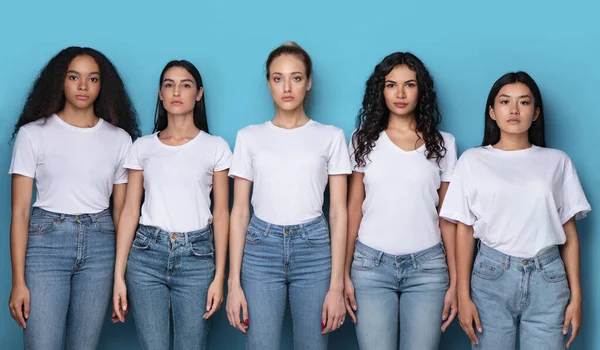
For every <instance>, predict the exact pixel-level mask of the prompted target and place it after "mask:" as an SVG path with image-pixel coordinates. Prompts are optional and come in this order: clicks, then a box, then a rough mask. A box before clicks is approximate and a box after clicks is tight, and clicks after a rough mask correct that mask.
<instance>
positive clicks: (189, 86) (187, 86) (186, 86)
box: [183, 84, 192, 89]
mask: <svg viewBox="0 0 600 350" xmlns="http://www.w3.org/2000/svg"><path fill="white" fill-rule="evenodd" d="M183 87H184V88H186V89H189V88H191V87H192V85H190V84H183Z"/></svg>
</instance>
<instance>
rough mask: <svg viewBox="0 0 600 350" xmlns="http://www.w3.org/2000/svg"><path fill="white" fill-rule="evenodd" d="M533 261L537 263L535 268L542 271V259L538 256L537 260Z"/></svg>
mask: <svg viewBox="0 0 600 350" xmlns="http://www.w3.org/2000/svg"><path fill="white" fill-rule="evenodd" d="M533 261H534V262H535V268H536V269H537V270H538V271H541V270H542V264H541V263H540V257H539V256H537V255H536V256H535V258H533Z"/></svg>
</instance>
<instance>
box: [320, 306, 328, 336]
mask: <svg viewBox="0 0 600 350" xmlns="http://www.w3.org/2000/svg"><path fill="white" fill-rule="evenodd" d="M325 327H327V306H326V305H325V304H324V305H323V311H322V312H321V335H323V334H325V333H327V331H326V328H325Z"/></svg>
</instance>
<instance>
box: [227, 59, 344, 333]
mask: <svg viewBox="0 0 600 350" xmlns="http://www.w3.org/2000/svg"><path fill="white" fill-rule="evenodd" d="M269 68H270V69H269V71H270V74H269V80H268V86H269V90H270V91H271V96H272V97H273V101H274V102H275V110H276V112H275V117H274V118H273V120H272V123H273V124H274V125H275V126H278V127H280V128H285V129H293V128H297V127H300V126H302V125H304V124H306V123H307V122H308V121H309V118H308V117H307V116H306V114H305V112H304V104H303V103H304V100H305V98H306V94H307V93H308V91H309V90H310V88H311V84H312V80H311V78H310V77H307V76H306V67H305V66H304V63H303V62H302V61H301V60H300V59H299V58H297V57H295V56H293V55H282V56H279V57H277V58H276V59H274V60H273V62H272V63H271V66H270V67H269ZM346 181H347V180H346V176H345V175H330V176H329V189H330V196H331V197H330V210H329V219H330V223H331V253H332V254H331V259H332V269H331V282H330V286H329V291H328V292H327V295H326V296H325V302H324V303H323V313H322V316H321V325H322V328H323V331H322V334H326V333H328V332H332V331H334V330H336V329H338V328H339V327H340V325H341V323H342V322H343V320H344V318H345V308H344V299H343V289H344V279H343V275H344V274H343V270H344V246H345V244H346V233H345V232H346V221H347V213H346V191H347V183H346ZM251 189H252V182H250V181H248V180H246V179H242V178H237V177H236V178H235V182H234V199H233V208H232V210H231V236H230V247H231V248H230V261H229V282H228V290H229V294H228V297H227V307H226V308H227V317H228V319H229V323H230V324H231V325H232V326H233V327H235V328H238V329H239V330H240V331H241V332H243V333H244V334H245V333H246V331H247V329H248V327H249V319H248V317H249V315H248V304H247V302H246V297H245V296H244V291H243V290H242V287H241V283H240V271H241V265H242V257H243V253H244V245H245V235H246V229H247V227H248V223H249V221H250V193H251ZM240 309H241V310H242V319H240Z"/></svg>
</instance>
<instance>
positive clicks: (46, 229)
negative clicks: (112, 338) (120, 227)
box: [23, 208, 115, 350]
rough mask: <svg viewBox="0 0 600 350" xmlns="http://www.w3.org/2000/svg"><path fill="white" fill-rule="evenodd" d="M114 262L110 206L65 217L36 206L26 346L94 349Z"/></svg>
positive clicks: (27, 275) (32, 222)
mask: <svg viewBox="0 0 600 350" xmlns="http://www.w3.org/2000/svg"><path fill="white" fill-rule="evenodd" d="M114 260H115V227H114V224H113V221H112V218H111V216H110V213H109V212H108V210H104V211H102V212H100V213H97V214H84V215H66V214H57V213H51V212H49V211H45V210H43V209H40V208H33V211H32V214H31V219H30V224H29V240H28V242H27V255H26V260H25V283H26V284H27V287H28V288H29V291H30V293H31V306H30V307H31V309H30V313H29V319H27V328H25V329H24V330H23V335H24V345H25V349H32V350H37V349H43V350H53V349H63V348H66V349H76V350H80V349H81V350H88V349H89V350H93V349H95V348H96V347H97V345H98V341H99V338H100V332H101V330H102V325H103V323H104V321H106V318H107V313H108V311H109V309H110V304H111V303H110V301H111V296H112V281H113V272H114Z"/></svg>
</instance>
